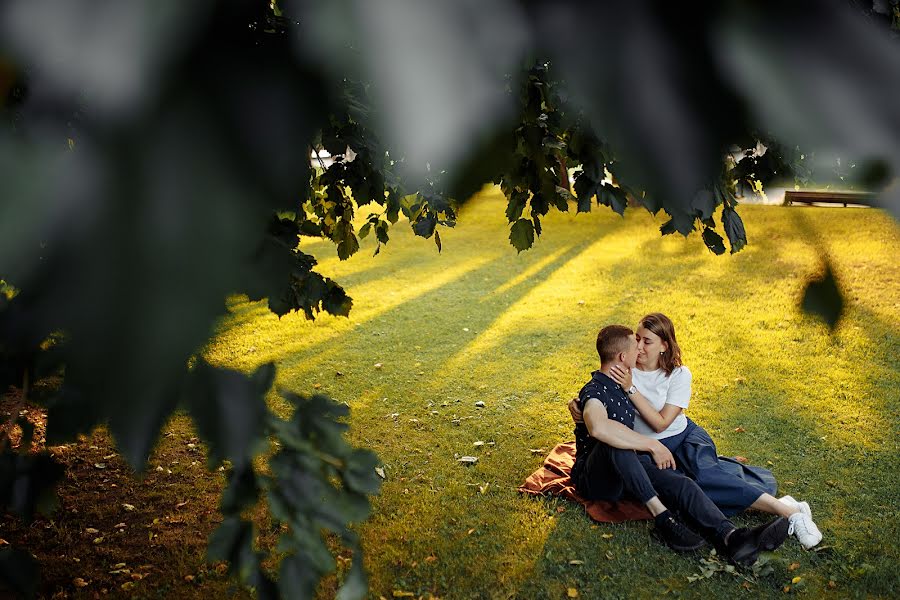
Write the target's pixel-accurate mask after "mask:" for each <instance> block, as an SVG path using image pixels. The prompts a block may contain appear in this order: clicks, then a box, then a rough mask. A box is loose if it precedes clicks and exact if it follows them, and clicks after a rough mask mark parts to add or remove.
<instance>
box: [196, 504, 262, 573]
mask: <svg viewBox="0 0 900 600" xmlns="http://www.w3.org/2000/svg"><path fill="white" fill-rule="evenodd" d="M253 537H254V535H253V524H252V523H250V522H248V521H244V520H242V519H240V518H239V517H226V518H225V520H224V521H222V524H221V525H219V527H218V528H217V529H216V530H215V531H214V532H212V534H211V535H210V536H209V544H208V545H207V548H206V556H207V560H209V561H210V562H212V561H217V560H225V561H228V563H229V564H228V572H229V573H232V574H237V575H239V576H240V578H241V579H242V580H245V579H247V578H249V577H250V575H251V574H253V573H254V572H255V571H256V569H257V568H258V565H259V561H258V559H257V556H256V553H255V552H254V551H253Z"/></svg>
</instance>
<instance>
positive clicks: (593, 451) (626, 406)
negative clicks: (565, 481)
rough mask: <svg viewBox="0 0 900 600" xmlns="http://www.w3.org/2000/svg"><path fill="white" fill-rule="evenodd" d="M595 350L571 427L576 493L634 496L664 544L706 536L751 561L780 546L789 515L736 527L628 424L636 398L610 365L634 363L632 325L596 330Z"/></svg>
mask: <svg viewBox="0 0 900 600" xmlns="http://www.w3.org/2000/svg"><path fill="white" fill-rule="evenodd" d="M597 353H598V354H599V355H600V370H599V371H594V373H593V375H592V377H591V380H590V381H589V382H588V383H586V384H585V385H584V387H583V388H582V389H581V391H580V392H579V394H578V407H579V409H581V411H582V413H583V415H584V422H583V423H577V424H576V426H575V442H576V454H575V464H574V466H573V467H572V475H571V477H572V482H573V483H574V484H575V489H576V490H577V491H578V493H579V494H580V495H581V496H582V497H583V498H585V499H588V500H608V501H615V500H619V499H621V498H623V497H625V496H630V497H633V498H636V499H637V500H639V501H640V502H642V503H643V504H644V505H645V506H646V507H647V509H648V510H649V511H650V514H652V515H653V517H654V521H655V524H656V530H657V531H658V532H659V534H660V535H661V536H662V538H663V540H664V541H665V542H666V544H668V545H669V546H670V547H671V548H672V549H674V550H676V551H679V552H686V551H690V550H696V549H698V548H701V547H702V546H704V545H705V540H704V538H705V539H706V540H708V541H710V542H711V543H712V544H713V545H714V546H715V547H716V548H717V549H718V550H719V552H721V553H722V554H723V555H724V556H726V557H728V558H729V559H730V560H731V561H732V562H735V563H739V564H745V565H750V564H753V563H754V562H755V561H756V558H757V556H758V555H759V552H760V551H761V550H774V549H775V548H777V547H778V546H780V545H781V543H782V542H784V540H785V538H786V537H787V535H788V521H787V519H785V518H784V517H779V518H777V519H774V520H773V521H770V522H769V523H766V524H764V525H760V526H758V527H754V528H752V529H748V528H746V527H741V528H737V527H735V526H734V524H733V523H732V522H731V521H729V520H728V519H726V518H725V515H723V514H722V511H720V510H719V509H718V507H717V506H716V505H715V504H714V503H713V502H712V500H710V499H709V498H708V497H707V496H706V495H705V494H704V493H703V491H702V490H701V489H700V487H699V486H698V485H697V484H696V482H694V481H693V480H691V479H689V478H688V477H687V476H685V475H684V474H682V473H679V472H677V471H675V459H674V458H673V457H672V453H671V452H669V450H668V449H667V448H666V447H665V446H664V445H663V444H662V443H660V442H659V440H655V439H653V438H650V437H646V436H643V435H641V434H639V433H636V432H635V431H633V428H634V415H635V408H634V405H633V404H632V403H631V400H629V398H628V396H627V395H626V394H625V391H624V390H623V389H622V387H621V386H620V385H619V384H617V383H616V382H615V381H613V380H612V378H610V377H609V372H610V369H611V368H612V367H613V366H615V365H622V366H625V367H629V368H634V366H635V360H636V358H637V353H638V345H637V340H636V339H635V335H634V332H633V331H632V330H631V329H629V328H628V327H624V326H622V325H609V326H607V327H604V328H603V329H601V330H600V333H599V334H598V335H597ZM667 506H671V507H672V508H673V509H675V510H677V511H678V512H679V514H680V515H683V516H684V518H685V520H687V522H688V523H690V525H691V527H693V528H694V529H693V530H692V529H691V528H689V527H687V526H686V525H685V524H684V523H683V522H682V521H681V519H680V518H679V517H678V516H676V515H675V514H673V512H672V511H671V510H669V509H668V508H666V507H667ZM694 530H696V531H697V532H699V533H700V534H702V537H701V535H698V534H697V533H695V531H694Z"/></svg>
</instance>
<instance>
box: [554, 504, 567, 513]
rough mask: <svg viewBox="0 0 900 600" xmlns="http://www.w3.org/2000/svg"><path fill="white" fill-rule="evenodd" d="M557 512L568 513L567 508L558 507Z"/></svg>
mask: <svg viewBox="0 0 900 600" xmlns="http://www.w3.org/2000/svg"><path fill="white" fill-rule="evenodd" d="M556 512H558V513H560V514H562V513H564V512H566V507H565V506H557V507H556Z"/></svg>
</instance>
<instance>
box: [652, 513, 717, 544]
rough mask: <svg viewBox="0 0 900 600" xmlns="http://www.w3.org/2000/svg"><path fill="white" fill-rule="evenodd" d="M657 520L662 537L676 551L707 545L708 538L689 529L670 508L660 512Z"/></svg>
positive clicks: (657, 529) (657, 528)
mask: <svg viewBox="0 0 900 600" xmlns="http://www.w3.org/2000/svg"><path fill="white" fill-rule="evenodd" d="M655 522H656V531H657V532H658V533H659V535H660V537H662V539H663V541H664V542H665V543H666V544H667V545H668V546H669V548H671V549H672V550H675V551H676V552H690V551H691V550H697V549H699V548H702V547H703V546H705V545H706V540H704V539H703V538H702V537H700V536H699V535H697V534H696V533H694V532H693V531H691V530H690V529H688V528H687V526H686V525H685V524H684V523H682V522H681V521H679V520H678V519H677V518H675V516H674V515H672V513H671V512H669V511H668V510H667V511H665V512H662V513H660V514H658V515H657V516H656V518H655Z"/></svg>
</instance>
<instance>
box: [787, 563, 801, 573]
mask: <svg viewBox="0 0 900 600" xmlns="http://www.w3.org/2000/svg"><path fill="white" fill-rule="evenodd" d="M799 568H800V563H791V564H790V566H789V567H788V571H796V570H797V569H799Z"/></svg>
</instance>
